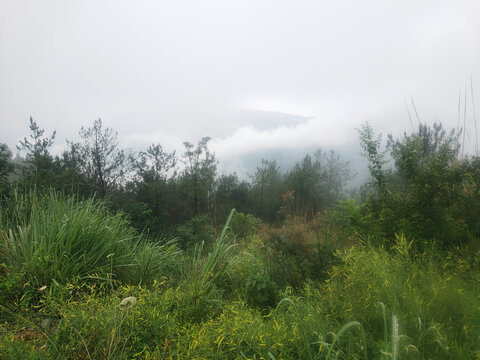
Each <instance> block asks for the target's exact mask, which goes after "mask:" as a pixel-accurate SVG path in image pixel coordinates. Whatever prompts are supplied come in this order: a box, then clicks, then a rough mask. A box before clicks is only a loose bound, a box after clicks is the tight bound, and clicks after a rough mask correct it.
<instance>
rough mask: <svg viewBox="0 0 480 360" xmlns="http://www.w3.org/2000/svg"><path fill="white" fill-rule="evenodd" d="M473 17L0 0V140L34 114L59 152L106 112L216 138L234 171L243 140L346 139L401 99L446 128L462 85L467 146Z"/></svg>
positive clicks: (474, 52)
mask: <svg viewBox="0 0 480 360" xmlns="http://www.w3.org/2000/svg"><path fill="white" fill-rule="evenodd" d="M479 19H480V1H477V0H471V1H466V0H456V1H453V0H452V1H442V0H434V1H428V0H414V1H413V0H402V1H388V0H363V1H359V0H350V1H343V0H335V1H322V0H316V1H302V0H292V1H282V0H272V1H262V0H254V1H249V0H238V1H229V0H218V1H206V0H192V1H183V0H171V1H161V0H155V1H153V0H152V1H143V0H136V1H133V0H131V1H123V0H111V1H108V0H101V1H99V0H77V1H69V0H42V1H38V0H29V1H24V0H10V1H9V0H0V122H1V132H0V142H6V143H7V144H8V145H9V147H10V148H11V149H14V147H15V145H16V144H18V140H19V139H20V138H23V137H24V136H28V134H29V130H28V124H29V122H28V119H29V116H30V115H32V117H33V118H34V120H36V121H37V122H38V123H39V125H40V126H41V127H42V128H45V129H46V131H48V132H51V131H52V130H57V142H56V149H57V151H59V149H60V148H61V147H62V146H63V144H64V141H65V139H76V138H77V134H78V130H79V129H80V127H81V126H82V125H83V126H86V127H88V126H90V125H91V124H93V121H94V120H95V119H98V118H101V119H102V120H103V122H104V123H105V124H106V125H107V126H109V127H112V128H114V129H115V130H117V131H118V133H119V137H120V139H121V141H122V143H123V144H124V145H125V146H129V147H132V148H134V149H145V148H146V147H147V146H148V145H149V144H151V143H161V144H162V145H163V146H164V147H166V148H167V149H172V150H173V149H174V148H176V149H177V150H178V151H179V152H182V150H183V149H182V142H183V141H190V142H196V141H198V140H199V139H200V138H201V137H202V136H211V137H212V143H211V146H212V148H213V149H214V150H215V152H216V155H217V157H218V158H219V159H220V161H221V163H223V165H222V166H224V168H228V169H229V170H231V169H233V168H234V167H238V168H239V170H240V171H241V168H242V166H243V167H248V166H249V165H248V164H246V163H245V162H242V159H244V158H245V159H246V158H249V159H251V158H252V155H253V154H260V155H259V158H261V154H262V153H269V154H272V153H275V151H279V153H281V152H283V153H285V151H286V150H291V152H292V153H298V154H301V153H302V152H305V151H306V149H311V148H316V147H320V148H322V149H330V148H337V149H342V148H343V149H345V148H352V149H353V148H355V146H356V144H357V143H358V140H357V135H356V133H355V130H354V129H355V127H359V126H360V124H361V123H362V122H364V121H366V120H368V121H369V122H370V123H371V124H372V125H373V126H374V128H375V129H376V130H377V131H378V132H382V133H384V134H387V133H393V134H394V135H400V134H401V133H402V132H403V131H404V130H411V128H412V125H411V123H410V120H409V117H408V113H407V106H408V107H409V109H410V112H411V114H412V116H413V117H414V119H413V120H414V121H415V123H416V121H417V120H416V117H415V115H414V110H413V107H412V104H411V100H410V99H411V98H413V100H414V102H415V105H416V108H417V111H418V115H419V117H420V120H421V121H422V122H426V123H428V124H433V122H434V121H437V122H438V121H441V122H443V123H444V125H446V126H447V127H456V126H457V121H458V99H459V91H460V96H461V98H462V122H463V110H464V99H465V86H467V91H466V95H467V107H466V110H467V112H466V115H467V128H469V129H470V131H469V133H468V134H469V135H471V141H470V146H471V144H472V142H473V141H474V140H473V139H474V133H473V129H474V128H473V119H474V116H473V110H474V107H473V105H475V106H476V110H477V111H480V101H479V100H480V21H479ZM470 79H472V83H473V94H474V96H473V100H474V101H473V102H472V96H471V95H472V94H471V87H470ZM415 126H416V125H415ZM472 136H473V137H472ZM467 140H468V139H467ZM467 146H468V145H467Z"/></svg>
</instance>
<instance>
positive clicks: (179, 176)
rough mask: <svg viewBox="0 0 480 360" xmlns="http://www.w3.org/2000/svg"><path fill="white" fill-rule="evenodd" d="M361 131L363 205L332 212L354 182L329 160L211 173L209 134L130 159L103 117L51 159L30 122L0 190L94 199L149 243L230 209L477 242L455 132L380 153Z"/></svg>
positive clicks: (476, 217) (478, 207) (470, 186)
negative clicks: (329, 216)
mask: <svg viewBox="0 0 480 360" xmlns="http://www.w3.org/2000/svg"><path fill="white" fill-rule="evenodd" d="M358 132H359V137H360V144H361V146H362V148H363V151H364V155H365V157H366V158H367V159H368V162H369V165H368V167H369V170H370V174H371V181H370V182H369V183H367V184H365V185H364V186H362V187H361V189H360V190H359V192H358V193H359V195H358V196H357V197H358V198H359V199H361V202H362V204H361V206H358V205H359V204H356V205H353V204H355V202H353V200H351V201H350V202H345V203H341V204H340V205H338V201H339V200H345V199H346V198H347V196H346V192H345V186H346V184H347V182H348V181H349V179H350V178H351V177H352V173H351V171H350V169H349V164H348V162H345V161H343V160H342V159H341V158H340V156H339V155H338V154H337V153H335V152H334V151H330V152H324V151H321V150H318V151H317V152H315V153H314V154H312V155H306V156H305V157H304V158H303V159H301V160H300V161H298V162H297V163H296V164H295V165H294V166H293V167H292V168H291V169H289V170H288V171H286V172H284V173H283V172H281V171H280V168H279V166H278V164H277V162H276V161H275V160H263V159H262V161H261V163H260V164H259V166H257V168H256V169H255V171H254V173H253V175H251V176H250V178H249V180H243V179H240V178H239V177H238V176H237V174H235V173H233V174H219V173H218V171H217V164H218V160H217V158H216V157H215V154H214V153H213V152H212V151H211V150H210V149H209V140H210V139H209V138H208V137H204V138H202V139H201V140H200V141H199V142H198V143H197V144H192V143H190V142H185V143H184V149H183V152H181V153H177V152H175V151H174V152H168V151H165V150H164V149H163V147H162V145H161V144H152V145H151V146H149V147H148V148H147V149H146V150H145V151H141V152H139V153H134V152H132V151H129V150H127V149H124V148H122V147H121V145H120V144H119V142H118V139H117V133H116V132H115V131H114V130H112V129H110V128H105V127H104V126H103V124H102V121H101V120H100V119H99V120H96V121H95V122H94V124H93V126H91V127H89V128H84V127H82V128H81V129H80V132H79V135H80V140H79V141H77V142H74V141H68V142H67V144H68V147H67V149H66V150H65V151H64V152H63V153H62V154H61V155H59V156H53V155H52V154H51V153H50V149H51V147H52V145H53V143H54V140H55V135H56V134H55V132H53V133H52V134H51V135H47V134H46V133H45V131H44V130H43V129H41V128H40V127H39V126H38V124H37V123H36V122H35V121H34V120H33V119H32V118H30V136H29V137H28V138H27V137H25V138H24V139H23V140H22V141H20V144H19V145H18V146H17V149H18V150H19V151H23V152H24V153H25V158H24V159H23V160H22V161H19V160H18V159H16V161H13V160H12V153H11V151H9V149H8V148H7V146H6V145H4V144H0V191H1V192H2V193H3V194H6V193H8V191H9V189H10V188H11V185H12V183H13V184H14V186H17V187H20V188H21V189H31V188H36V189H37V190H38V191H41V189H46V188H54V189H55V190H57V191H61V192H63V193H65V194H67V195H68V194H75V195H77V196H79V197H80V198H89V197H93V196H95V197H96V198H99V199H102V200H104V201H105V202H106V203H107V204H108V205H109V207H110V208H111V209H112V210H115V211H118V210H120V211H123V212H124V213H126V214H127V215H128V216H129V218H130V220H131V221H132V223H133V225H134V226H135V227H136V228H137V229H140V230H144V229H146V230H147V231H149V232H152V233H155V234H160V233H165V232H172V231H177V230H178V229H186V228H185V227H179V225H181V224H188V226H187V229H188V231H187V232H190V233H192V234H190V235H191V236H192V237H195V236H196V237H198V236H199V234H198V233H200V232H201V231H202V228H203V229H204V228H205V227H210V229H216V228H217V226H218V225H221V224H222V223H223V222H224V221H225V219H226V217H227V215H228V213H229V212H230V210H231V209H232V208H235V209H237V211H239V212H241V213H244V214H250V215H253V216H255V217H258V218H260V219H261V220H263V221H264V222H266V223H269V224H277V225H279V224H281V223H282V222H283V221H284V220H285V219H287V218H288V217H302V218H303V219H305V220H307V221H308V220H310V219H313V218H314V217H315V215H316V214H318V213H319V212H321V211H323V210H326V209H332V208H335V209H337V210H338V209H340V210H341V211H346V212H347V213H348V214H347V215H346V217H347V218H348V219H350V222H351V228H352V231H354V232H356V233H357V234H360V235H361V234H363V235H364V236H368V237H369V238H371V239H377V240H376V241H377V242H385V241H387V242H388V241H389V240H388V239H395V235H396V234H397V235H398V234H400V233H402V234H405V235H408V236H410V237H411V238H416V239H422V240H421V241H424V242H431V241H432V240H433V241H435V242H437V243H439V244H441V245H442V246H443V245H445V244H457V243H459V242H465V241H467V240H468V239H469V238H471V237H472V236H473V237H475V236H479V235H480V186H479V184H480V159H479V157H478V156H470V157H467V156H463V154H462V153H463V151H460V150H461V141H460V140H461V136H460V133H459V132H455V131H454V130H452V131H450V132H447V131H446V130H445V129H443V127H442V126H441V125H438V124H435V125H434V126H433V127H429V126H427V125H420V126H419V129H418V131H416V132H414V133H412V134H407V133H405V134H404V136H403V137H401V138H398V139H394V138H393V137H392V136H391V135H389V137H388V139H387V143H386V147H385V148H383V141H382V139H381V136H380V135H376V134H375V132H374V130H373V129H372V128H371V126H369V125H368V124H364V125H362V126H361V128H360V129H358ZM214 231H215V230H214ZM182 237H188V234H186V233H184V234H182ZM418 241H420V240H418Z"/></svg>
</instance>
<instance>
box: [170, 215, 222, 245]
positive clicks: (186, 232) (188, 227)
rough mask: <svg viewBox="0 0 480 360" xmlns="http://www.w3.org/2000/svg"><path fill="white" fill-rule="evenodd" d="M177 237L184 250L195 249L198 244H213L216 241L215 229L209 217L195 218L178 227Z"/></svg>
mask: <svg viewBox="0 0 480 360" xmlns="http://www.w3.org/2000/svg"><path fill="white" fill-rule="evenodd" d="M175 234H176V236H177V237H178V239H179V242H180V244H182V246H183V248H186V249H188V248H193V247H195V245H196V244H201V243H205V244H207V245H209V244H211V243H212V242H213V239H214V232H213V228H212V226H211V225H210V219H209V217H208V215H201V216H197V217H194V218H192V219H190V220H188V221H187V222H185V223H184V224H182V225H180V226H178V227H177V229H176V232H175Z"/></svg>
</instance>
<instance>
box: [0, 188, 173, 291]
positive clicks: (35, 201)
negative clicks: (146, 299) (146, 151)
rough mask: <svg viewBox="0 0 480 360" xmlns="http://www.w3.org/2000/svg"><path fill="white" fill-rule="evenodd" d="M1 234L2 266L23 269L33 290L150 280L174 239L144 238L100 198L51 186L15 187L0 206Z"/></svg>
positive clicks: (170, 252)
mask: <svg viewBox="0 0 480 360" xmlns="http://www.w3.org/2000/svg"><path fill="white" fill-rule="evenodd" d="M0 233H1V234H2V237H3V240H4V241H3V242H2V244H1V245H0V256H1V258H2V259H3V260H4V262H5V264H6V269H12V271H13V274H21V275H22V282H23V284H25V286H27V284H28V286H27V288H30V287H31V288H33V289H38V288H41V287H43V286H50V285H53V284H65V283H67V282H68V281H71V280H73V279H75V278H80V279H90V280H91V281H107V282H111V281H116V280H125V281H131V282H133V283H142V282H147V283H148V282H151V281H152V280H153V279H154V278H155V277H156V276H159V275H162V272H163V270H164V269H165V268H166V267H168V261H169V259H170V258H171V257H172V256H174V255H175V254H176V250H175V247H174V246H173V245H172V244H169V243H167V244H165V245H151V244H148V243H145V242H144V241H142V238H141V236H140V235H139V234H138V233H137V232H136V231H135V230H134V229H133V228H131V227H130V226H129V223H128V222H127V220H125V218H124V217H123V216H122V215H121V214H117V215H114V214H111V213H109V212H108V211H107V210H106V208H105V206H104V205H103V204H102V203H99V202H97V201H95V200H94V199H90V200H86V201H78V200H77V199H75V198H73V197H63V196H61V195H59V194H57V193H55V192H54V191H50V192H49V193H48V194H45V195H36V194H34V193H29V194H26V195H20V194H19V193H18V192H15V193H14V194H13V197H12V198H11V199H7V200H6V201H5V202H4V203H2V204H1V205H0ZM5 271H6V272H7V270H5ZM6 275H7V279H8V272H7V274H6ZM34 291H35V292H36V293H37V295H38V291H37V290H34Z"/></svg>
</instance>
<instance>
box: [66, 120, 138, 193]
mask: <svg viewBox="0 0 480 360" xmlns="http://www.w3.org/2000/svg"><path fill="white" fill-rule="evenodd" d="M80 137H81V138H82V141H81V142H80V143H74V142H70V151H69V154H68V155H66V156H67V157H68V158H69V159H70V162H71V163H73V164H74V166H75V168H76V169H77V170H78V171H79V172H80V173H81V174H82V175H84V176H85V177H86V178H87V179H88V181H89V182H90V184H91V185H93V186H94V189H93V191H95V192H96V193H97V194H98V195H99V196H100V197H104V196H105V195H106V194H107V192H108V191H111V190H112V189H114V188H115V187H116V186H118V185H120V184H121V183H122V181H123V180H124V177H125V175H126V174H127V173H128V172H129V171H130V169H131V167H132V158H131V156H129V154H128V152H127V151H125V150H123V149H121V148H119V145H118V140H117V133H116V132H114V131H113V130H112V129H111V128H104V127H103V124H102V120H101V119H98V120H95V122H94V124H93V126H92V127H90V128H87V129H85V128H83V127H82V128H81V130H80ZM93 191H92V192H93Z"/></svg>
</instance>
